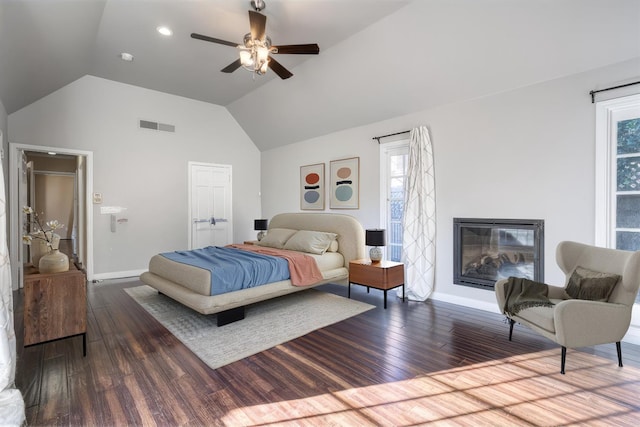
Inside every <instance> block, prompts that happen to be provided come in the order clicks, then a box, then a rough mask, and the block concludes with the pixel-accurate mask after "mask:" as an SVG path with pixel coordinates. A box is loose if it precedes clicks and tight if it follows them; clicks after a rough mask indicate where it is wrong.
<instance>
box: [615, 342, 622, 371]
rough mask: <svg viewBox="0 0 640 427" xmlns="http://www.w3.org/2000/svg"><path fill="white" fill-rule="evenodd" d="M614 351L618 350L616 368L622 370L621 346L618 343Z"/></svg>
mask: <svg viewBox="0 0 640 427" xmlns="http://www.w3.org/2000/svg"><path fill="white" fill-rule="evenodd" d="M616 350H618V366H620V367H621V368H622V346H621V345H620V341H618V342H617V343H616Z"/></svg>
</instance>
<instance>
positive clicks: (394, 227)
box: [380, 140, 409, 261]
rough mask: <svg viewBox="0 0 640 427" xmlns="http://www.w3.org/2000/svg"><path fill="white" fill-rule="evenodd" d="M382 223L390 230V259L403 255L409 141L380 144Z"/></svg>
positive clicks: (388, 235)
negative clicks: (403, 221) (403, 220)
mask: <svg viewBox="0 0 640 427" xmlns="http://www.w3.org/2000/svg"><path fill="white" fill-rule="evenodd" d="M380 163H381V164H380V171H381V173H380V176H381V185H380V195H381V199H382V200H381V205H382V206H381V207H382V218H381V223H382V224H384V225H383V227H384V228H386V230H387V246H386V250H387V257H386V258H387V259H389V260H391V261H400V260H401V259H402V215H403V213H404V190H405V183H406V178H407V168H408V167H409V141H407V140H402V141H396V142H389V143H386V144H383V145H381V146H380Z"/></svg>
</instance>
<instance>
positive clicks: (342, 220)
mask: <svg viewBox="0 0 640 427" xmlns="http://www.w3.org/2000/svg"><path fill="white" fill-rule="evenodd" d="M282 229H285V230H293V231H294V232H295V231H301V230H304V231H317V232H324V233H335V234H336V235H337V237H336V239H335V240H336V242H337V247H336V244H333V245H332V246H334V249H335V251H334V252H333V251H331V250H327V252H326V255H327V256H326V257H325V255H319V254H311V256H312V257H314V258H315V259H316V261H317V264H318V267H319V269H320V272H321V280H319V281H318V282H315V283H312V284H310V285H307V286H294V285H293V284H292V282H291V280H290V279H287V280H280V281H276V282H271V283H268V284H264V285H261V286H257V287H251V288H247V289H241V290H237V291H232V292H228V293H223V294H219V295H210V292H209V291H210V289H209V288H210V283H211V280H212V277H211V272H210V271H208V270H205V269H201V268H197V267H192V266H187V265H184V264H181V263H179V262H176V261H173V260H169V259H167V258H165V257H164V256H162V255H154V256H153V257H152V258H151V260H150V261H149V271H147V272H145V273H143V274H142V275H141V276H140V280H142V281H143V282H144V283H146V284H147V285H149V286H151V287H153V288H155V289H156V290H158V292H160V293H162V294H164V295H167V296H169V297H170V298H172V299H174V300H176V301H178V302H180V303H181V304H184V305H186V306H187V307H190V308H191V309H193V310H195V311H197V312H199V313H202V314H214V313H219V315H218V324H219V325H222V324H226V323H230V322H231V321H235V320H239V319H241V318H243V317H244V307H245V306H247V305H249V304H253V303H256V302H259V301H263V300H266V299H270V298H275V297H279V296H282V295H286V294H289V293H293V292H298V291H302V290H305V289H308V288H310V287H314V286H318V285H321V284H325V283H338V284H345V285H346V284H347V283H348V280H349V270H348V268H349V262H350V261H352V260H355V259H361V258H365V257H366V252H365V239H364V230H363V228H362V225H360V223H359V222H358V221H357V220H356V219H355V218H354V217H352V216H349V215H342V214H325V213H283V214H278V215H276V216H274V217H273V218H272V219H271V221H270V222H269V230H268V232H267V238H268V237H269V233H270V232H271V231H273V233H272V237H273V238H275V236H277V235H278V232H279V231H280V230H282ZM302 235H304V233H299V234H298V235H297V236H296V238H298V237H299V236H302Z"/></svg>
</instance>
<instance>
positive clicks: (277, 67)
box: [269, 57, 293, 80]
mask: <svg viewBox="0 0 640 427" xmlns="http://www.w3.org/2000/svg"><path fill="white" fill-rule="evenodd" d="M269 68H271V69H272V70H273V72H274V73H276V74H277V75H278V76H280V78H281V79H282V80H285V79H288V78H289V77H291V76H293V73H292V72H291V71H289V70H287V69H286V68H284V67H283V66H282V64H280V63H279V62H278V61H276V60H275V59H273V57H269Z"/></svg>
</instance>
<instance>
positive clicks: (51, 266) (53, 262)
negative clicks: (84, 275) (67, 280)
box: [38, 249, 69, 274]
mask: <svg viewBox="0 0 640 427" xmlns="http://www.w3.org/2000/svg"><path fill="white" fill-rule="evenodd" d="M38 270H39V271H40V274H49V273H61V272H63V271H69V257H68V256H67V255H66V254H64V253H62V252H60V251H59V250H58V249H52V250H51V251H49V253H48V254H46V255H44V256H43V257H42V258H40V261H39V263H38Z"/></svg>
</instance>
